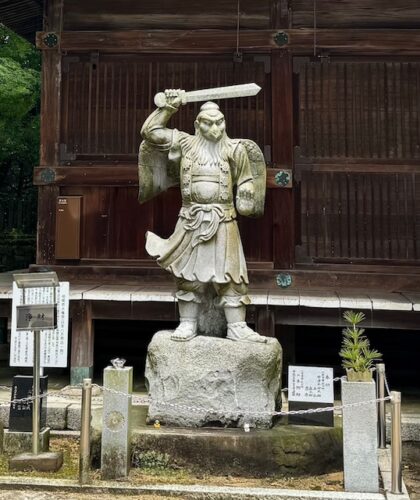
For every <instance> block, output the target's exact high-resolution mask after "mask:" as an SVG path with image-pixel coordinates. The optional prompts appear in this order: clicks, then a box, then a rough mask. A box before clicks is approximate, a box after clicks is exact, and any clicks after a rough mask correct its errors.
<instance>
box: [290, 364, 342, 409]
mask: <svg viewBox="0 0 420 500" xmlns="http://www.w3.org/2000/svg"><path fill="white" fill-rule="evenodd" d="M333 378H334V372H333V369H332V368H321V367H317V366H292V365H289V390H288V398H289V401H301V402H306V403H334V381H333Z"/></svg>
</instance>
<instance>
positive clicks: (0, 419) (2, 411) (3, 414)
mask: <svg viewBox="0 0 420 500" xmlns="http://www.w3.org/2000/svg"><path fill="white" fill-rule="evenodd" d="M9 414H10V404H9V403H5V404H1V405H0V424H2V425H3V427H5V428H7V427H9Z"/></svg>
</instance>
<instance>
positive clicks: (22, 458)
mask: <svg viewBox="0 0 420 500" xmlns="http://www.w3.org/2000/svg"><path fill="white" fill-rule="evenodd" d="M62 465H63V454H62V453H61V452H59V453H56V452H47V453H40V454H38V455H34V454H33V453H21V454H20V455H16V456H14V457H12V458H11V459H10V460H9V470H11V471H32V470H36V471H40V472H57V471H58V470H59V469H60V468H61V466H62Z"/></svg>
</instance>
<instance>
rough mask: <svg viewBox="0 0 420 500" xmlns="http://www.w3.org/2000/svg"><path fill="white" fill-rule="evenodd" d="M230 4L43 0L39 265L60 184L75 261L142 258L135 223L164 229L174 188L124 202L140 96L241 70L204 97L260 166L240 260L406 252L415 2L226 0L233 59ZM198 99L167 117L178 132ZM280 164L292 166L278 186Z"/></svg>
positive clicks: (270, 264)
mask: <svg viewBox="0 0 420 500" xmlns="http://www.w3.org/2000/svg"><path fill="white" fill-rule="evenodd" d="M61 8H62V10H61ZM237 8H238V3H237V2H234V1H232V2H226V1H223V0H215V1H214V2H211V3H207V4H204V3H202V2H175V1H174V2H163V1H162V0H157V1H154V2H150V1H145V2H137V1H134V0H121V1H119V2H115V1H111V0H102V1H99V0H92V1H89V2H86V1H81V0H50V2H49V3H48V9H47V11H48V12H47V16H46V20H47V23H46V25H45V29H46V30H50V31H56V32H57V33H58V35H59V37H58V40H59V43H58V44H57V46H55V47H48V46H47V45H46V43H45V41H44V39H43V36H44V35H43V34H40V35H39V36H38V44H39V46H40V47H41V48H42V49H43V50H44V51H45V52H44V89H45V90H44V93H43V99H44V104H43V110H44V111H43V126H42V131H43V132H42V134H43V139H42V158H41V165H42V168H43V169H44V170H43V169H39V170H38V171H37V172H36V182H37V183H38V184H39V185H40V186H41V188H40V230H39V248H38V263H39V264H46V263H54V236H53V232H54V230H53V225H54V218H53V215H52V209H53V206H54V200H55V197H56V196H57V195H58V194H61V195H65V194H68V195H72V194H73V195H82V196H83V200H84V203H83V207H84V215H83V221H82V248H81V255H82V261H81V263H82V264H83V263H84V261H102V262H103V263H107V264H111V263H112V261H126V262H130V261H131V262H132V263H133V265H134V266H137V265H138V266H143V265H145V266H147V265H149V264H150V262H151V260H150V259H149V261H146V260H145V259H147V258H148V257H147V255H146V254H145V251H144V233H145V232H146V230H153V231H156V232H157V233H159V234H161V235H162V236H169V234H170V233H171V231H172V228H173V226H174V224H175V221H176V217H177V213H178V209H179V206H180V197H179V194H178V192H177V190H176V189H172V190H170V191H168V192H167V193H165V194H164V195H162V196H160V197H158V198H156V199H155V200H153V201H151V202H149V203H147V204H145V205H143V206H140V205H138V203H137V187H136V185H135V184H136V176H135V164H136V161H137V151H138V146H139V142H140V136H139V130H140V127H141V124H142V123H143V121H144V120H145V118H146V117H147V115H148V114H149V113H150V112H151V111H152V109H153V105H152V101H153V95H154V94H155V93H156V92H157V91H160V90H163V89H164V88H167V87H174V88H177V87H180V88H184V89H186V90H189V89H198V88H206V87H214V86H222V85H232V84H237V83H245V82H251V81H255V82H256V83H258V84H259V85H260V86H261V87H262V89H263V90H262V92H261V93H260V94H259V95H258V96H257V97H255V98H247V99H235V100H228V101H225V102H221V103H220V104H221V108H222V110H223V111H224V112H225V115H226V120H227V126H228V134H229V135H230V136H231V137H247V138H251V139H253V140H255V141H256V142H257V143H258V144H259V145H260V147H261V149H263V151H264V152H265V154H266V160H267V162H268V166H269V167H270V170H269V182H268V187H269V190H268V194H267V205H266V213H265V215H264V217H263V218H262V219H260V220H258V221H253V220H249V219H246V218H242V219H240V225H241V232H242V237H243V242H244V247H245V252H246V256H247V258H248V260H250V261H252V262H253V265H254V266H255V267H254V268H255V269H257V268H258V269H262V270H272V271H273V273H274V272H276V270H278V269H283V270H290V269H293V268H294V267H296V268H300V267H301V268H305V269H306V268H307V267H308V266H309V267H311V266H312V268H313V269H315V268H317V266H318V268H320V265H324V264H327V265H330V264H339V265H344V266H347V267H348V268H349V265H350V264H352V263H357V264H359V263H363V264H383V263H387V264H395V265H404V266H409V265H413V266H416V265H417V264H418V261H419V258H420V256H419V252H420V249H419V248H418V236H419V231H420V227H419V223H418V222H417V221H418V220H420V219H419V215H420V213H419V212H420V208H419V207H420V183H419V182H420V181H419V172H420V167H419V162H420V125H419V124H420V104H419V103H420V101H419V98H418V96H419V93H420V92H419V91H420V30H419V29H418V28H419V26H420V4H419V3H418V2H417V0H401V1H400V2H398V3H397V2H395V1H391V0H352V1H348V0H322V1H321V0H315V2H314V1H313V0H263V1H259V2H251V1H250V0H241V2H240V19H239V21H240V27H241V31H240V33H239V48H240V49H241V50H242V52H243V56H244V57H243V61H242V62H234V59H233V53H234V51H235V50H236V47H237V43H238V38H237V34H236V31H235V29H236V26H237ZM279 31H280V32H281V33H280V34H279ZM279 35H280V36H279ZM198 106H199V105H189V106H187V107H185V108H182V109H181V111H180V112H179V113H178V114H177V116H175V117H174V118H173V120H171V123H170V125H171V126H173V127H177V128H179V129H182V130H186V131H189V132H192V126H193V121H194V118H195V116H196V113H197V111H198ZM48 169H49V170H48ZM285 169H286V170H287V171H288V172H292V176H293V179H292V182H291V184H289V185H288V187H280V186H279V185H278V184H276V182H275V174H276V173H279V172H280V171H281V170H285ZM50 176H52V178H53V181H51V180H49V179H50ZM291 186H292V188H290V187H291ZM256 236H257V237H256ZM148 263H149V264H148ZM273 268H274V270H273ZM270 279H272V281H273V277H271V278H270ZM274 281H275V280H274ZM274 281H273V282H274Z"/></svg>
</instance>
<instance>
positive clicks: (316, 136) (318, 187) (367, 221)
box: [295, 57, 420, 263]
mask: <svg viewBox="0 0 420 500" xmlns="http://www.w3.org/2000/svg"><path fill="white" fill-rule="evenodd" d="M295 69H296V73H297V76H298V81H299V84H298V87H299V89H298V95H297V96H296V97H297V100H298V108H299V111H298V117H299V124H298V132H297V136H298V139H297V145H296V175H297V177H298V178H299V180H300V183H299V194H300V241H299V242H298V247H297V260H298V261H301V262H355V261H358V262H366V263H367V262H375V261H387V262H394V263H402V262H405V263H410V262H411V263H412V262H414V261H416V260H417V259H418V258H419V257H420V256H419V253H418V238H419V236H420V235H419V230H420V227H419V223H418V220H419V216H420V181H419V169H418V163H419V159H420V126H419V123H420V122H419V117H420V101H419V99H418V95H419V91H420V63H419V62H418V61H417V60H410V59H407V60H405V61H404V60H401V59H393V58H391V57H389V58H382V59H379V58H378V59H376V60H375V59H371V58H359V59H358V60H357V61H356V60H354V59H352V58H341V59H339V60H335V59H331V60H329V59H327V60H324V61H323V62H321V61H316V62H314V61H310V60H302V59H299V58H297V59H296V61H295Z"/></svg>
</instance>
